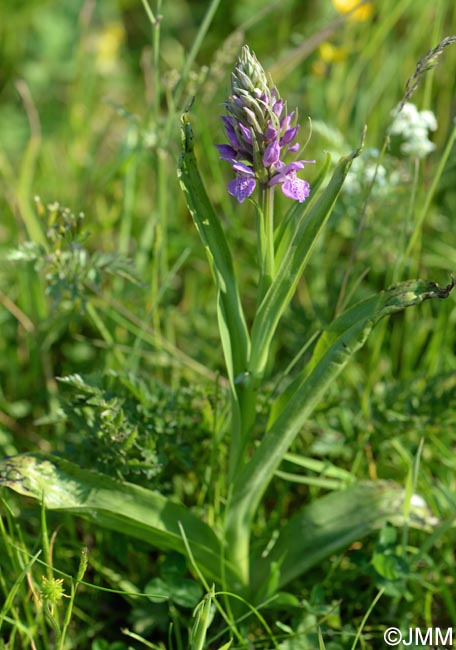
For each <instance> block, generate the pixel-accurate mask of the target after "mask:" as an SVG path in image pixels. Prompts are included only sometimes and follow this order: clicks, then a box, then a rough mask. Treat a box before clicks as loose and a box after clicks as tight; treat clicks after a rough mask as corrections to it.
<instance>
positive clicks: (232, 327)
mask: <svg viewBox="0 0 456 650" xmlns="http://www.w3.org/2000/svg"><path fill="white" fill-rule="evenodd" d="M178 176H179V181H180V184H181V187H182V189H183V191H184V193H185V198H186V201H187V205H188V209H189V210H190V213H191V215H192V218H193V221H194V223H195V226H196V227H197V229H198V232H199V235H200V237H201V240H202V242H203V244H204V246H205V248H206V252H207V255H208V258H209V262H210V264H211V269H212V272H213V274H214V277H215V281H216V284H217V290H218V317H219V329H220V335H221V339H222V345H223V350H224V354H225V362H226V365H227V371H228V376H229V378H230V381H231V383H232V385H234V380H235V378H236V377H237V376H238V375H241V374H243V373H245V371H246V366H247V356H248V352H249V336H248V331H247V326H246V323H245V318H244V313H243V310H242V305H241V300H240V296H239V290H238V286H237V283H236V277H235V273H234V266H233V259H232V256H231V252H230V249H229V247H228V243H227V241H226V238H225V235H224V233H223V229H222V226H221V224H220V220H219V218H218V217H217V215H216V213H215V212H214V209H213V207H212V204H211V202H210V201H209V198H208V196H207V193H206V190H205V189H204V185H203V181H202V179H201V176H200V174H199V171H198V167H197V163H196V158H195V154H194V151H193V133H192V128H191V125H190V123H189V122H188V119H187V116H186V114H185V113H184V114H183V116H182V154H181V157H180V161H179V169H178Z"/></svg>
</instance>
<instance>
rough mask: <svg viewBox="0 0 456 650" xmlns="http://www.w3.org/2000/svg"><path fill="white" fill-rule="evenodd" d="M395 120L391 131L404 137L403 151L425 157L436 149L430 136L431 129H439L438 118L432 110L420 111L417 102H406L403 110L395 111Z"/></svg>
mask: <svg viewBox="0 0 456 650" xmlns="http://www.w3.org/2000/svg"><path fill="white" fill-rule="evenodd" d="M393 115H395V117H394V121H393V124H392V125H391V129H390V133H391V134H392V135H398V136H401V137H402V138H403V142H402V144H401V151H402V153H404V154H406V155H410V156H416V157H417V158H425V157H426V156H427V155H428V154H429V153H430V152H431V151H433V150H434V149H435V144H434V143H433V142H431V141H430V140H429V138H428V134H429V131H435V130H436V129H437V120H436V119H435V115H434V113H433V112H432V111H419V110H418V109H417V107H416V106H415V104H410V103H407V104H404V106H403V107H402V110H401V111H400V112H399V113H397V109H395V110H394V111H393Z"/></svg>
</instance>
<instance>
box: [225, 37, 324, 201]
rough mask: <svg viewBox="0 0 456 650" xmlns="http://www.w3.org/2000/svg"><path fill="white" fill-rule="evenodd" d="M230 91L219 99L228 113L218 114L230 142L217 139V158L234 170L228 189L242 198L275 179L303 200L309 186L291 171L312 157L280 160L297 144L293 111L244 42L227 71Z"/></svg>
mask: <svg viewBox="0 0 456 650" xmlns="http://www.w3.org/2000/svg"><path fill="white" fill-rule="evenodd" d="M231 93H232V94H231V96H230V97H228V99H227V100H226V101H225V102H224V104H223V105H224V106H225V108H226V111H227V113H228V115H224V116H223V117H222V121H223V124H224V127H225V132H226V135H227V138H228V141H229V144H221V145H216V146H217V148H218V150H219V153H220V158H221V159H222V160H225V161H227V162H229V163H230V164H231V167H232V169H233V171H234V173H235V178H234V180H232V181H231V182H230V183H229V185H228V192H229V194H231V195H232V196H234V197H235V198H236V199H237V200H238V201H239V203H242V202H243V201H245V199H246V198H248V197H249V196H251V195H252V194H253V192H254V190H255V188H256V187H257V185H259V186H260V188H261V189H263V190H264V189H266V188H267V187H273V186H274V185H280V186H281V190H282V192H283V194H284V195H285V196H287V197H289V198H291V199H293V200H295V201H299V202H302V201H304V200H305V199H306V198H307V197H308V196H309V193H310V186H309V183H308V182H307V181H304V180H301V179H299V178H298V177H297V175H296V173H297V171H299V170H301V169H302V168H303V167H304V163H313V162H315V161H313V160H305V161H304V160H301V161H296V162H292V163H289V164H286V163H285V162H284V161H283V158H285V156H286V155H287V154H289V153H294V152H296V151H297V150H298V149H299V144H298V143H297V142H294V140H295V138H296V136H297V133H298V130H299V125H298V124H296V119H297V113H296V112H295V111H293V112H291V113H289V114H287V111H286V103H285V102H284V101H283V100H282V99H281V97H280V95H279V92H278V90H277V88H275V87H273V86H272V84H270V83H269V81H268V78H267V76H266V73H265V71H264V69H263V67H262V66H261V64H260V63H259V61H258V59H257V58H256V56H255V54H254V53H253V52H251V51H250V49H249V47H248V46H247V45H245V46H244V47H243V48H242V50H241V53H240V55H239V58H238V61H237V64H236V65H235V67H234V70H233V72H232V75H231ZM292 120H293V125H292V124H291V123H292Z"/></svg>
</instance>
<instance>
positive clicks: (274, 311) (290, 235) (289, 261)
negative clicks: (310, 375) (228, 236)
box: [248, 144, 362, 378]
mask: <svg viewBox="0 0 456 650" xmlns="http://www.w3.org/2000/svg"><path fill="white" fill-rule="evenodd" d="M361 148H362V144H361V147H359V148H358V149H356V151H354V152H353V153H352V154H350V156H347V157H346V158H341V160H340V161H339V163H338V164H337V166H336V168H335V170H334V173H333V175H332V178H331V180H330V181H329V183H328V186H327V187H326V188H325V190H324V191H323V192H322V194H321V195H320V197H319V198H318V200H317V201H316V202H315V204H314V205H313V206H312V207H311V208H310V210H308V211H307V206H306V205H305V203H303V204H300V205H298V206H296V207H295V208H294V210H293V213H292V214H291V216H290V217H289V218H288V219H287V231H286V232H280V231H279V238H278V239H279V241H278V242H277V243H278V250H277V261H278V263H279V267H278V271H277V275H276V277H275V278H274V280H273V282H272V284H271V286H270V287H269V289H268V292H267V293H266V295H265V297H264V298H263V300H262V302H261V304H260V306H259V308H258V311H257V313H256V315H255V319H254V321H253V325H252V335H251V355H250V360H249V367H248V370H249V372H250V373H251V374H252V375H253V376H254V377H257V378H261V377H262V376H263V373H264V370H265V368H266V364H267V361H268V356H269V346H270V344H271V340H272V337H273V336H274V332H275V330H276V327H277V324H278V322H279V320H280V318H281V316H282V314H283V312H284V311H285V309H286V307H287V306H288V304H289V302H290V300H291V298H292V297H293V294H294V292H295V289H296V285H297V284H298V281H299V278H300V277H301V275H302V273H303V271H304V269H305V267H306V265H307V262H308V261H309V258H310V254H311V252H312V249H313V246H314V244H315V242H316V240H317V237H318V234H319V233H320V231H321V229H322V227H323V226H324V224H325V223H326V221H327V219H328V217H329V215H330V214H331V210H332V208H333V206H334V204H335V202H336V199H337V197H338V195H339V192H340V190H341V188H342V185H343V183H344V180H345V177H346V176H347V174H348V171H349V169H350V167H351V164H352V162H353V160H354V159H355V158H356V157H357V156H359V154H360V153H361ZM326 164H328V160H327V162H326ZM303 217H304V218H303Z"/></svg>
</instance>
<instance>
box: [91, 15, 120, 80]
mask: <svg viewBox="0 0 456 650" xmlns="http://www.w3.org/2000/svg"><path fill="white" fill-rule="evenodd" d="M124 40H125V32H124V28H123V25H122V23H120V22H111V23H108V24H107V25H105V26H104V28H103V30H102V31H100V32H99V33H98V34H97V35H96V37H95V39H94V49H95V67H96V68H97V70H98V72H99V73H100V74H106V75H108V74H111V73H113V72H114V71H115V69H116V67H117V65H118V62H119V54H120V48H121V47H122V44H123V42H124Z"/></svg>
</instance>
